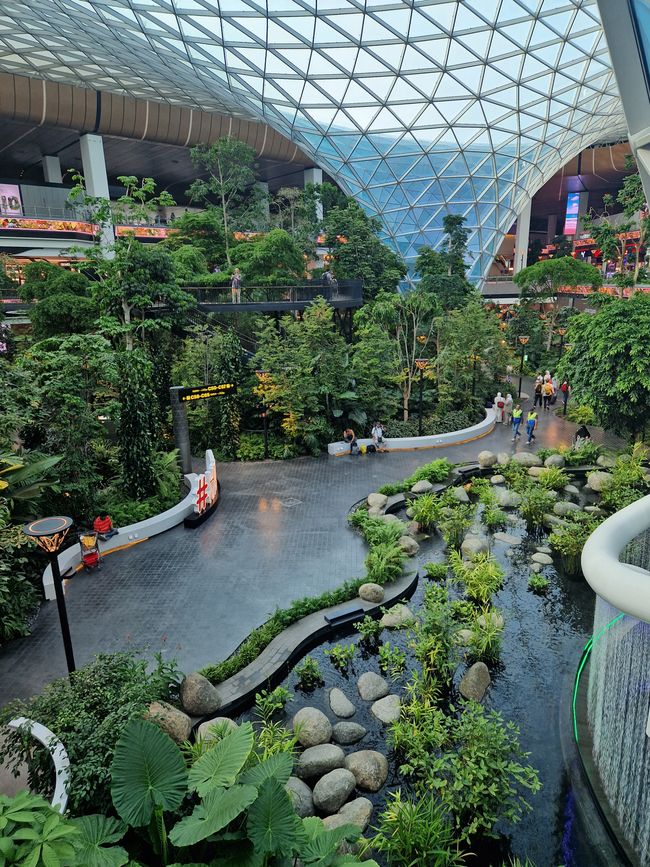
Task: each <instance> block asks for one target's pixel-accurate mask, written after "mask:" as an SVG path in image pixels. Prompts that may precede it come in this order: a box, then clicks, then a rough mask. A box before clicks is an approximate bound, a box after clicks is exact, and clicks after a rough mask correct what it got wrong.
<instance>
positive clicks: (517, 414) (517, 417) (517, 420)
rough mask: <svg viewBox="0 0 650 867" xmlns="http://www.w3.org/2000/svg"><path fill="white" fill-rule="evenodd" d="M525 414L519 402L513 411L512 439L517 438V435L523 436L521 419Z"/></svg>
mask: <svg viewBox="0 0 650 867" xmlns="http://www.w3.org/2000/svg"><path fill="white" fill-rule="evenodd" d="M523 414H524V411H523V409H522V408H521V406H520V405H519V404H517V406H516V407H515V408H514V409H513V411H512V441H513V443H514V441H515V440H516V439H517V437H520V436H521V431H520V430H519V427H520V426H521V419H522V416H523Z"/></svg>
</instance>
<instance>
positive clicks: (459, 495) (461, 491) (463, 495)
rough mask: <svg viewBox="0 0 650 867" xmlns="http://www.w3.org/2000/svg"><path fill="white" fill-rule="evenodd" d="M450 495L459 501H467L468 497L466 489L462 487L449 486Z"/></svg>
mask: <svg viewBox="0 0 650 867" xmlns="http://www.w3.org/2000/svg"><path fill="white" fill-rule="evenodd" d="M449 490H450V492H451V495H452V496H453V497H454V499H456V500H458V502H459V503H469V497H468V496H467V491H466V490H465V488H463V487H460V486H459V487H456V488H450V489H449Z"/></svg>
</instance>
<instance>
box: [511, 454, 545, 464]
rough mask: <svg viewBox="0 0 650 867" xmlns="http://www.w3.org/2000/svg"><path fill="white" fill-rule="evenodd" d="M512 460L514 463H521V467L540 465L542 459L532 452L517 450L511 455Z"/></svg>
mask: <svg viewBox="0 0 650 867" xmlns="http://www.w3.org/2000/svg"><path fill="white" fill-rule="evenodd" d="M512 460H513V461H514V462H515V463H516V464H521V466H522V467H541V466H542V459H541V458H540V457H538V456H537V455H536V454H535V453H534V452H517V454H516V455H513V456H512Z"/></svg>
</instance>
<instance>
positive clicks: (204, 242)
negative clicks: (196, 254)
mask: <svg viewBox="0 0 650 867" xmlns="http://www.w3.org/2000/svg"><path fill="white" fill-rule="evenodd" d="M170 228H171V229H172V231H171V232H170V233H169V234H168V235H167V238H166V239H165V241H164V242H163V243H164V244H165V246H167V247H169V248H170V249H171V250H176V249H177V248H178V247H183V246H191V247H195V248H196V249H197V250H200V251H201V253H203V255H204V256H205V258H206V261H207V263H208V268H209V270H210V271H211V270H212V269H213V268H214V266H215V265H218V266H219V267H221V266H222V265H223V263H224V261H225V258H226V242H225V238H224V232H223V221H222V219H221V216H220V211H219V210H218V209H217V208H216V207H215V206H214V205H208V207H206V209H205V210H204V211H198V212H196V211H188V212H187V213H185V214H180V215H179V216H178V217H176V219H175V220H173V221H172V223H171V224H170Z"/></svg>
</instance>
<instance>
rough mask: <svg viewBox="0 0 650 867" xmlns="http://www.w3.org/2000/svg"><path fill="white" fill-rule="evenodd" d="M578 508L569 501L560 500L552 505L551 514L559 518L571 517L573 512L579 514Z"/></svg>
mask: <svg viewBox="0 0 650 867" xmlns="http://www.w3.org/2000/svg"><path fill="white" fill-rule="evenodd" d="M579 511H580V506H579V505H578V504H577V503H572V502H570V501H569V500H560V502H559V503H554V505H553V512H554V513H555V514H556V515H559V516H560V517H562V518H563V517H565V516H566V515H571V514H572V513H573V512H579Z"/></svg>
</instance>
